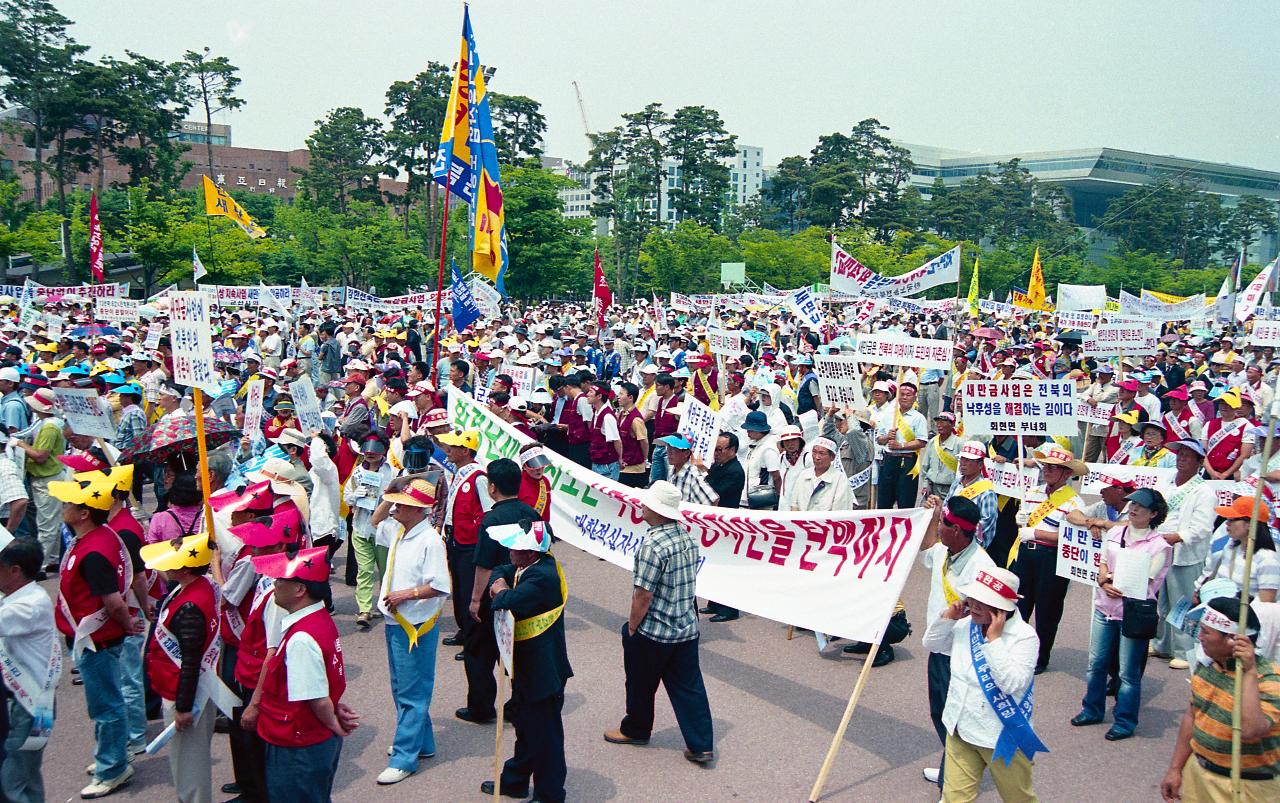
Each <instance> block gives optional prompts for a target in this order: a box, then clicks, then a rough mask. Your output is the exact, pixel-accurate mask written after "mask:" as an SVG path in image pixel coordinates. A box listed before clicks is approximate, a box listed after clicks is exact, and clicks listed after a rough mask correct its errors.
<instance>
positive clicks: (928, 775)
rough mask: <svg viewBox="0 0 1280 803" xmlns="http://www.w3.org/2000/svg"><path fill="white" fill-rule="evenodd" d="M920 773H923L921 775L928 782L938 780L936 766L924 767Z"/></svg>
mask: <svg viewBox="0 0 1280 803" xmlns="http://www.w3.org/2000/svg"><path fill="white" fill-rule="evenodd" d="M920 774H921V775H923V776H924V779H925V780H926V781H928V782H929V783H937V782H938V768H937V767H925V768H924V770H923V771H922V772H921V773H920Z"/></svg>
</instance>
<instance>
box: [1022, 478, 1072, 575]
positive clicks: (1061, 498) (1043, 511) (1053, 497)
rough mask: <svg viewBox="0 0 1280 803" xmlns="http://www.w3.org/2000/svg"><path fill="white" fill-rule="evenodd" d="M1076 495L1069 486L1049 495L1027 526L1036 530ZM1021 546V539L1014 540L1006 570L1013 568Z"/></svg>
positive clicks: (1033, 513)
mask: <svg viewBox="0 0 1280 803" xmlns="http://www.w3.org/2000/svg"><path fill="white" fill-rule="evenodd" d="M1075 495H1076V491H1075V489H1074V488H1072V487H1071V486H1070V485H1069V484H1068V485H1064V486H1062V487H1061V488H1059V489H1058V490H1056V491H1054V492H1053V493H1052V494H1050V495H1049V498H1048V499H1046V500H1044V501H1043V502H1041V503H1040V505H1039V506H1038V507H1036V509H1035V510H1033V511H1031V515H1030V516H1028V517H1027V526H1028V527H1030V528H1031V529H1033V530H1034V529H1035V528H1036V525H1038V524H1039V523H1040V522H1042V521H1044V520H1045V517H1046V516H1048V515H1049V514H1050V513H1052V512H1053V511H1055V510H1057V509H1058V507H1059V506H1060V505H1062V503H1063V502H1066V501H1067V500H1068V499H1070V498H1071V497H1073V496H1075ZM1021 544H1022V539H1021V538H1015V539H1013V549H1010V550H1009V560H1008V561H1007V562H1006V563H1005V567H1006V568H1007V567H1009V566H1012V565H1013V562H1014V561H1015V560H1017V558H1018V547H1019V546H1021Z"/></svg>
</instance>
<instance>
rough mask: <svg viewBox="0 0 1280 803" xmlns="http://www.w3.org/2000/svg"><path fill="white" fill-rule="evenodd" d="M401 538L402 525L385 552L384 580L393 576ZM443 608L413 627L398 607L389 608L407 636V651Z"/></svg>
mask: <svg viewBox="0 0 1280 803" xmlns="http://www.w3.org/2000/svg"><path fill="white" fill-rule="evenodd" d="M401 538H404V527H401V528H400V534H399V535H397V536H396V540H395V543H393V544H392V545H391V550H390V552H388V554H387V571H386V573H385V574H383V578H384V579H385V581H386V582H391V578H392V577H393V575H392V574H391V570H392V569H394V568H395V565H396V552H397V551H398V549H397V548H398V547H399V546H400V539H401ZM443 610H444V605H443V604H442V605H441V606H440V607H439V608H437V609H436V613H435V615H434V616H432V617H431V618H430V619H428V620H427V621H425V622H423V623H422V624H420V625H418V626H417V627H414V626H413V625H411V624H409V620H408V619H406V618H404V614H402V613H400V611H399V609H397V608H392V609H391V617H392V618H393V619H395V620H396V624H398V625H400V627H401V629H403V630H404V634H405V635H406V636H408V637H409V652H413V648H414V647H416V646H418V638H419V637H420V636H424V635H426V634H427V633H430V632H431V628H433V627H435V626H436V620H437V619H439V618H440V611H443Z"/></svg>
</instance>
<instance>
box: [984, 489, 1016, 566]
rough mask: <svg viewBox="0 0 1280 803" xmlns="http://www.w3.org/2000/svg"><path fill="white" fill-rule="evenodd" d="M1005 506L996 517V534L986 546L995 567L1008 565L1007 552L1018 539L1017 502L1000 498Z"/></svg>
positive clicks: (1008, 498)
mask: <svg viewBox="0 0 1280 803" xmlns="http://www.w3.org/2000/svg"><path fill="white" fill-rule="evenodd" d="M1000 501H1002V502H1004V503H1005V505H1004V507H1003V508H1002V509H1000V512H999V513H998V514H997V515H996V534H995V537H994V538H992V539H991V543H990V544H988V545H987V554H988V555H989V556H991V560H993V561H994V562H995V564H996V565H997V566H1000V567H1004V566H1006V565H1008V563H1009V550H1010V549H1011V548H1012V547H1013V542H1014V540H1015V539H1016V538H1017V537H1018V521H1017V518H1018V507H1019V502H1018V500H1017V499H1013V498H1010V497H1007V496H1002V497H1000Z"/></svg>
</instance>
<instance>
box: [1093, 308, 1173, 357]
mask: <svg viewBox="0 0 1280 803" xmlns="http://www.w3.org/2000/svg"><path fill="white" fill-rule="evenodd" d="M1157 303H1159V302H1157ZM1159 344H1160V332H1159V331H1158V330H1156V331H1153V330H1152V329H1151V328H1149V327H1147V326H1146V325H1144V324H1143V323H1141V322H1139V323H1104V324H1099V325H1098V326H1097V327H1095V328H1094V329H1093V330H1092V331H1091V332H1089V333H1088V334H1086V335H1085V336H1084V340H1083V341H1081V344H1080V349H1081V351H1083V352H1084V353H1085V354H1087V355H1089V356H1090V357H1117V356H1119V355H1121V354H1154V353H1155V350H1156V347H1157V346H1158V345H1159Z"/></svg>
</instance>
